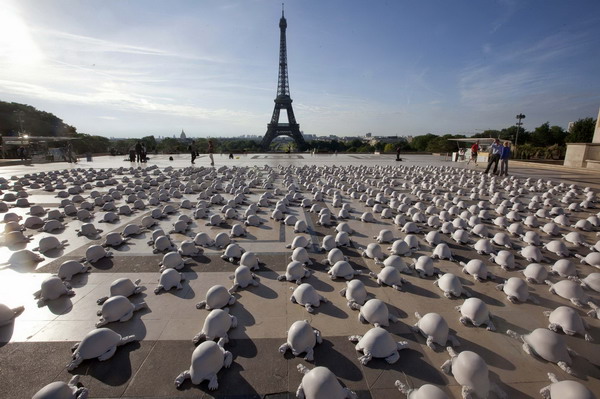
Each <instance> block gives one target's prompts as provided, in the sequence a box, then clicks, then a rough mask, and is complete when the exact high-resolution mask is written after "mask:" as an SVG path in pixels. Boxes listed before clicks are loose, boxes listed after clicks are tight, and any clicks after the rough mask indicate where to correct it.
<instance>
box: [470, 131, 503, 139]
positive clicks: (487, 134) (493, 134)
mask: <svg viewBox="0 0 600 399" xmlns="http://www.w3.org/2000/svg"><path fill="white" fill-rule="evenodd" d="M498 136H500V130H492V129H488V130H484V131H483V132H481V133H477V134H474V135H473V136H471V137H474V138H480V139H481V138H494V139H495V138H496V137H498Z"/></svg>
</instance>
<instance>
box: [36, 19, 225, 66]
mask: <svg viewBox="0 0 600 399" xmlns="http://www.w3.org/2000/svg"><path fill="white" fill-rule="evenodd" d="M32 32H36V33H39V34H41V37H43V38H44V39H61V40H63V41H66V42H70V43H72V44H74V45H76V46H77V49H78V51H85V52H106V53H121V54H131V55H147V56H154V57H173V58H182V59H189V60H195V61H204V62H212V63H224V62H226V61H225V60H223V59H221V58H217V57H199V56H197V55H194V54H182V53H174V52H171V51H166V50H163V49H158V48H152V47H145V46H137V45H132V44H127V43H118V42H114V41H110V40H104V39H98V38H95V37H91V36H84V35H76V34H73V33H68V32H62V31H57V30H52V29H41V28H36V29H33V30H32Z"/></svg>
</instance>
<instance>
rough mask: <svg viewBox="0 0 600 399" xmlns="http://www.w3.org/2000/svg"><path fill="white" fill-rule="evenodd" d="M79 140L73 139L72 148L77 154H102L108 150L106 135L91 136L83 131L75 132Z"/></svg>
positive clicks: (108, 144)
mask: <svg viewBox="0 0 600 399" xmlns="http://www.w3.org/2000/svg"><path fill="white" fill-rule="evenodd" d="M76 137H77V138H78V139H79V140H73V141H72V143H73V150H74V151H75V153H77V154H87V153H88V152H89V153H92V154H104V153H107V152H108V151H109V147H110V140H109V139H108V138H107V137H102V136H92V135H89V134H85V133H77V134H76Z"/></svg>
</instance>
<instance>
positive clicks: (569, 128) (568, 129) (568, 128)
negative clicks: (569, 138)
mask: <svg viewBox="0 0 600 399" xmlns="http://www.w3.org/2000/svg"><path fill="white" fill-rule="evenodd" d="M573 126H575V122H569V126H568V127H567V132H569V133H571V129H573Z"/></svg>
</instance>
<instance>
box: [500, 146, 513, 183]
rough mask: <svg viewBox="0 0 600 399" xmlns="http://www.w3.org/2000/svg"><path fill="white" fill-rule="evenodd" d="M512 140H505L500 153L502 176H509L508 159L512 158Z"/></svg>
mask: <svg viewBox="0 0 600 399" xmlns="http://www.w3.org/2000/svg"><path fill="white" fill-rule="evenodd" d="M510 153H511V151H510V142H508V141H505V142H504V146H503V147H502V153H501V154H500V176H508V159H509V158H510Z"/></svg>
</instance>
